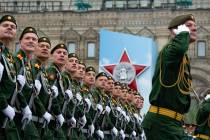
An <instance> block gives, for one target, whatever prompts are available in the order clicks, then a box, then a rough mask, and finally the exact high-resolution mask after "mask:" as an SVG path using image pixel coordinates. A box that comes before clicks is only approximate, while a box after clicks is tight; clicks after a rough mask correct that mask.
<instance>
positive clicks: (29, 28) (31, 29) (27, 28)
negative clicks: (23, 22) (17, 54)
mask: <svg viewBox="0 0 210 140" xmlns="http://www.w3.org/2000/svg"><path fill="white" fill-rule="evenodd" d="M27 33H34V34H35V35H37V36H38V34H37V31H36V29H35V28H33V27H26V28H25V29H24V30H23V31H22V33H21V35H20V38H19V40H21V39H22V38H23V36H24V35H25V34H27Z"/></svg>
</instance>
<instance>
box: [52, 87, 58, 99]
mask: <svg viewBox="0 0 210 140" xmlns="http://www.w3.org/2000/svg"><path fill="white" fill-rule="evenodd" d="M51 89H52V91H53V94H54V95H53V98H56V97H57V96H58V88H57V87H56V86H54V85H53V86H52V87H51Z"/></svg>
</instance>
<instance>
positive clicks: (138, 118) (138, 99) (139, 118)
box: [132, 92, 144, 140]
mask: <svg viewBox="0 0 210 140" xmlns="http://www.w3.org/2000/svg"><path fill="white" fill-rule="evenodd" d="M136 93H137V94H135V95H134V98H133V104H134V105H135V108H136V109H135V112H134V114H133V116H134V118H135V128H136V129H135V132H136V137H137V138H139V139H140V140H144V132H143V129H142V127H141V122H142V116H141V114H140V111H141V109H142V107H143V101H144V99H143V97H142V96H140V94H138V92H136ZM132 134H133V132H132ZM134 134H135V133H134Z"/></svg>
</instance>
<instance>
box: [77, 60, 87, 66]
mask: <svg viewBox="0 0 210 140" xmlns="http://www.w3.org/2000/svg"><path fill="white" fill-rule="evenodd" d="M78 64H80V65H83V66H85V67H86V65H85V63H84V62H83V61H82V60H79V62H78Z"/></svg>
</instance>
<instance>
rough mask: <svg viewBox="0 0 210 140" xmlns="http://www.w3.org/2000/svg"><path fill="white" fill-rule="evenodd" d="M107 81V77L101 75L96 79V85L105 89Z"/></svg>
mask: <svg viewBox="0 0 210 140" xmlns="http://www.w3.org/2000/svg"><path fill="white" fill-rule="evenodd" d="M106 82H107V77H105V76H100V77H98V79H96V84H95V85H96V87H98V88H100V89H105V86H106Z"/></svg>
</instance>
